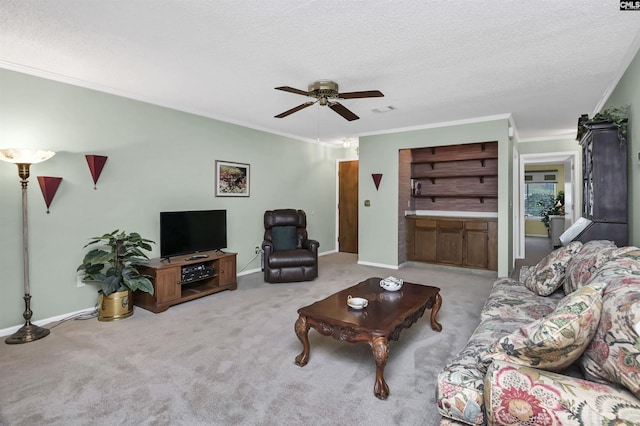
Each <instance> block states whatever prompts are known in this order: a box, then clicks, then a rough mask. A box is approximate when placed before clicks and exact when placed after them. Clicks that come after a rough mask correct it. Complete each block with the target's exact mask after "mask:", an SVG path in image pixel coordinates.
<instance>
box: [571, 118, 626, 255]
mask: <svg viewBox="0 0 640 426" xmlns="http://www.w3.org/2000/svg"><path fill="white" fill-rule="evenodd" d="M585 127H587V129H588V131H587V133H586V134H585V135H584V137H583V138H582V140H581V141H580V145H581V146H582V175H583V187H582V203H583V204H582V216H583V217H585V218H586V219H588V220H590V221H591V224H590V225H589V227H588V228H586V229H585V230H584V231H582V233H581V234H580V235H579V236H578V237H577V239H578V240H579V241H582V242H587V241H590V240H601V239H605V240H612V241H614V242H615V243H616V245H618V246H625V245H627V244H628V241H629V228H628V223H627V221H628V201H627V189H628V188H627V156H628V152H627V142H626V140H622V139H621V138H620V136H619V134H618V127H617V126H616V125H615V124H613V123H609V122H594V123H587V124H585Z"/></svg>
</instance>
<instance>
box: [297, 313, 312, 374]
mask: <svg viewBox="0 0 640 426" xmlns="http://www.w3.org/2000/svg"><path fill="white" fill-rule="evenodd" d="M295 329H296V336H298V339H300V341H301V342H302V352H301V353H300V355H298V356H297V357H296V365H299V366H300V367H304V366H305V365H307V361H309V324H307V317H305V316H302V315H300V316H299V317H298V320H297V321H296V325H295Z"/></svg>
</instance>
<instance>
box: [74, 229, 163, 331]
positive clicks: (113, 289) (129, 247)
mask: <svg viewBox="0 0 640 426" xmlns="http://www.w3.org/2000/svg"><path fill="white" fill-rule="evenodd" d="M91 240H92V241H90V242H89V243H87V244H86V245H85V246H84V247H85V248H86V247H89V246H93V245H96V244H99V246H97V247H94V248H93V249H92V250H91V251H89V252H88V253H87V254H86V255H85V256H84V260H83V261H82V264H81V265H80V266H78V269H77V271H82V272H84V276H83V280H86V281H96V282H100V283H101V284H102V288H101V289H100V290H99V291H98V293H99V296H98V320H100V321H113V320H117V319H122V318H127V317H129V316H131V314H133V300H132V292H134V291H136V290H139V291H144V292H147V293H151V294H153V284H152V283H151V280H150V279H149V277H148V276H146V275H142V274H140V272H139V271H138V268H137V266H139V265H144V264H146V262H147V260H148V259H149V257H148V256H147V255H146V254H145V253H144V252H143V250H151V245H150V243H153V244H155V243H154V242H153V241H151V240H147V239H144V238H142V237H141V236H140V234H138V233H136V232H132V233H130V234H127V233H126V232H124V231H122V232H120V231H119V230H117V229H116V230H115V231H113V232H111V233H110V234H104V235H103V236H101V237H93V238H91Z"/></svg>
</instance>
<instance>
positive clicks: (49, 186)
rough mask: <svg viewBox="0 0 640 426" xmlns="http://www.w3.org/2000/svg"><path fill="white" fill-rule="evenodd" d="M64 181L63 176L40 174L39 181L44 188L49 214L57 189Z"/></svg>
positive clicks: (43, 192)
mask: <svg viewBox="0 0 640 426" xmlns="http://www.w3.org/2000/svg"><path fill="white" fill-rule="evenodd" d="M60 182H62V178H61V177H51V176H38V183H39V184H40V189H41V190H42V196H43V197H44V203H45V204H46V205H47V214H48V213H49V206H50V205H51V202H52V201H53V197H55V195H56V191H57V190H58V187H59V186H60Z"/></svg>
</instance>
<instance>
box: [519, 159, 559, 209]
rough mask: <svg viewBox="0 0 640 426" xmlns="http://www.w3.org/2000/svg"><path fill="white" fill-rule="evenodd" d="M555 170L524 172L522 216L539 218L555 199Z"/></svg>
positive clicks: (556, 177)
mask: <svg viewBox="0 0 640 426" xmlns="http://www.w3.org/2000/svg"><path fill="white" fill-rule="evenodd" d="M556 182H558V172H557V170H546V171H536V172H526V173H525V175H524V215H525V216H529V217H531V216H533V217H540V212H541V211H542V210H545V209H547V208H549V207H551V206H552V205H553V204H554V199H555V197H556Z"/></svg>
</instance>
